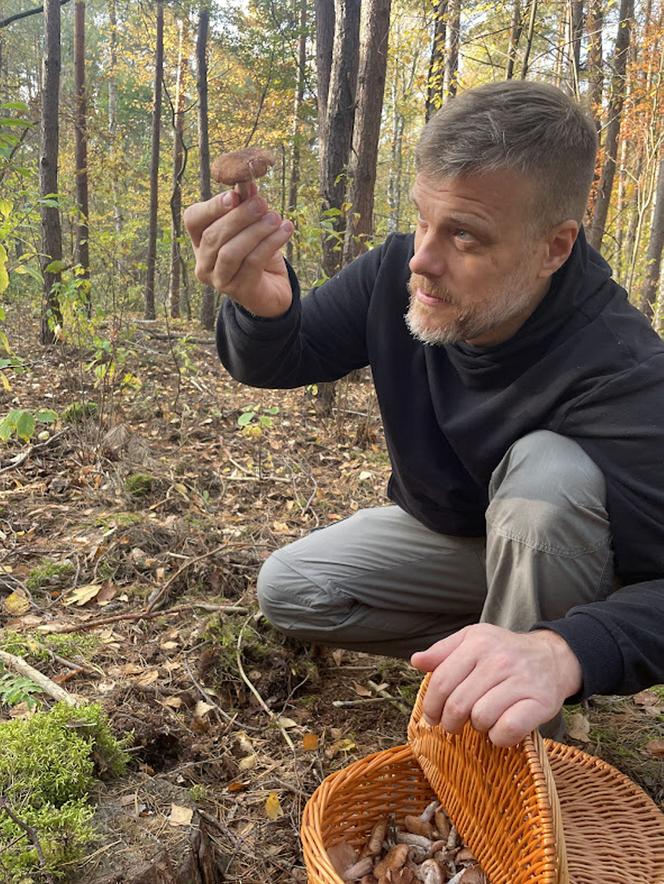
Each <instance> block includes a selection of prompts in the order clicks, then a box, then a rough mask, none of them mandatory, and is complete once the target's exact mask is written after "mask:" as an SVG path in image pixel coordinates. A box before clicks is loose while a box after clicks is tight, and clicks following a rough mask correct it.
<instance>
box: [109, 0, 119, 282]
mask: <svg viewBox="0 0 664 884" xmlns="http://www.w3.org/2000/svg"><path fill="white" fill-rule="evenodd" d="M108 22H109V26H110V34H109V37H110V44H109V56H110V57H109V71H108V134H109V136H110V141H111V151H112V157H113V161H114V162H113V166H114V168H115V170H116V172H117V166H116V163H119V162H120V161H121V157H122V150H121V139H120V135H119V132H118V87H117V81H116V69H117V64H118V19H117V10H116V0H109V2H108ZM111 192H112V194H113V224H114V226H115V236H116V242H117V243H119V242H120V237H121V235H122V225H123V218H122V208H121V205H120V190H119V187H118V175H117V174H115V175H113V176H112V181H111ZM116 250H117V246H116ZM115 269H116V272H118V273H119V271H120V261H119V260H118V259H117V258H116V259H115Z"/></svg>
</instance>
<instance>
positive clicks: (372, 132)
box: [343, 0, 391, 264]
mask: <svg viewBox="0 0 664 884" xmlns="http://www.w3.org/2000/svg"><path fill="white" fill-rule="evenodd" d="M390 7H391V0H364V8H363V13H362V17H363V41H362V42H363V47H362V57H361V62H360V71H359V75H358V88H357V111H356V114H355V126H354V130H353V151H352V154H351V159H350V166H349V189H348V197H347V201H348V203H349V205H350V213H349V215H348V219H347V223H346V238H345V241H344V256H343V262H344V264H348V263H349V262H350V261H352V260H353V258H356V257H357V255H359V254H360V253H361V252H364V251H366V249H367V240H368V238H369V237H371V235H372V234H373V206H374V188H375V185H376V163H377V161H378V139H379V136H380V120H381V115H382V112H383V97H384V93H385V75H386V72H387V43H388V35H389V28H390Z"/></svg>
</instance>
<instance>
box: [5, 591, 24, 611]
mask: <svg viewBox="0 0 664 884" xmlns="http://www.w3.org/2000/svg"><path fill="white" fill-rule="evenodd" d="M2 605H3V607H4V609H5V611H6V612H7V614H12V615H18V614H25V612H26V611H29V610H30V601H29V599H28V598H27V597H26V596H24V595H23V593H22V592H20V591H19V590H18V589H15V590H14V592H12V593H10V594H9V595H8V596H7V598H6V599H5V600H4V601H3V603H2Z"/></svg>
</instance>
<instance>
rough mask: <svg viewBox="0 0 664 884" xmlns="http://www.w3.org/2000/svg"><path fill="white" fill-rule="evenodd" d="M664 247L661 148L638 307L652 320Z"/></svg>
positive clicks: (663, 179) (663, 160)
mask: <svg viewBox="0 0 664 884" xmlns="http://www.w3.org/2000/svg"><path fill="white" fill-rule="evenodd" d="M660 150H661V148H660ZM663 249H664V150H662V154H661V159H660V163H659V171H658V174H657V196H656V197H655V208H654V209H653V214H652V221H651V223H650V239H649V240H648V252H647V255H646V266H645V279H644V281H643V287H642V289H641V298H640V302H639V307H640V308H641V310H642V311H643V313H645V315H646V316H647V317H648V319H649V320H650V321H651V322H652V321H653V319H654V316H655V300H656V297H657V287H658V285H659V279H660V272H661V264H662V250H663Z"/></svg>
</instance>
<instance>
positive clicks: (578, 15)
mask: <svg viewBox="0 0 664 884" xmlns="http://www.w3.org/2000/svg"><path fill="white" fill-rule="evenodd" d="M569 2H570V16H569V20H570V42H571V50H572V51H571V52H570V72H569V79H570V86H571V92H572V95H574V96H575V97H576V98H577V100H578V99H579V98H580V97H581V90H580V86H579V83H580V79H581V37H582V36H583V0H569Z"/></svg>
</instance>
